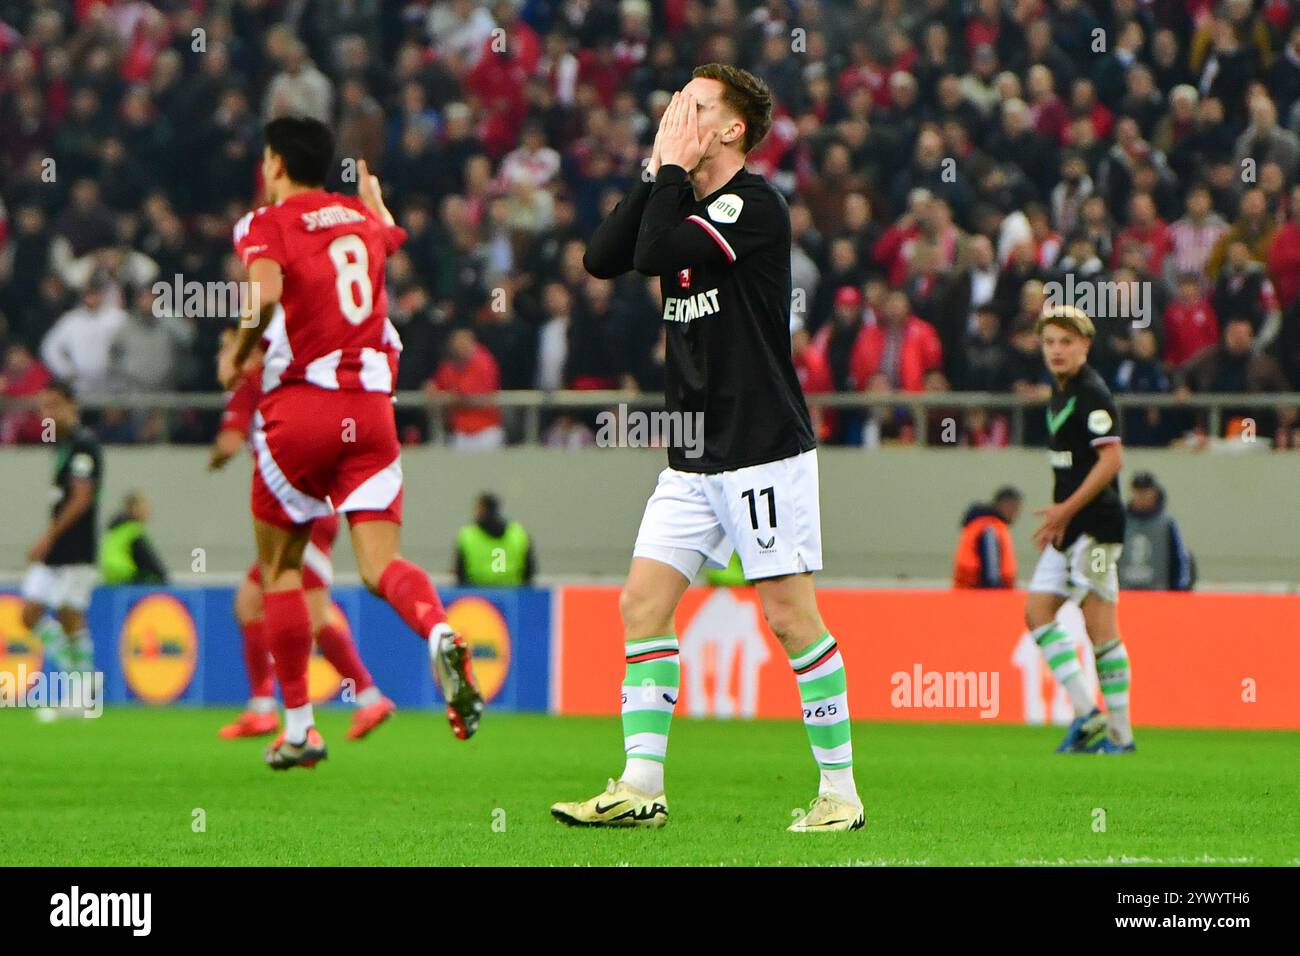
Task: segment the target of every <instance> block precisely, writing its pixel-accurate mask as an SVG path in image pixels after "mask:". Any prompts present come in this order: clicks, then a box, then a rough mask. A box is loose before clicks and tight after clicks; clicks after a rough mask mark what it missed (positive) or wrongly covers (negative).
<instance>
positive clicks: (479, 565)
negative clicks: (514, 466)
mask: <svg viewBox="0 0 1300 956" xmlns="http://www.w3.org/2000/svg"><path fill="white" fill-rule="evenodd" d="M536 572H537V561H536V558H535V557H534V555H533V542H532V539H531V538H530V537H529V535H528V532H527V531H525V530H524V526H523V525H521V524H520V523H519V522H518V521H508V520H506V519H505V518H503V517H502V516H501V501H500V499H498V498H497V496H496V495H494V494H491V493H490V492H484V493H483V494H481V495H479V496H478V501H477V502H476V504H475V509H474V523H473V524H467V525H465V526H464V527H463V528H461V529H460V531H458V532H457V533H456V583H457V584H459V585H460V586H461V587H488V588H516V587H520V586H523V585H527V584H532V581H533V575H534V574H536Z"/></svg>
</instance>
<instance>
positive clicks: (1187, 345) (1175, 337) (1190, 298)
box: [1161, 272, 1219, 368]
mask: <svg viewBox="0 0 1300 956" xmlns="http://www.w3.org/2000/svg"><path fill="white" fill-rule="evenodd" d="M1218 341H1219V318H1218V316H1216V315H1215V314H1214V306H1212V305H1211V304H1210V298H1209V296H1207V295H1206V294H1205V293H1204V292H1203V291H1202V290H1201V277H1200V276H1199V275H1198V274H1197V273H1195V272H1188V273H1185V274H1183V275H1182V276H1181V277H1180V278H1179V280H1178V298H1176V299H1174V301H1172V302H1170V303H1169V306H1168V308H1166V309H1165V349H1164V354H1163V355H1162V356H1161V358H1163V359H1164V360H1165V361H1166V362H1167V363H1168V364H1169V365H1171V366H1173V367H1174V368H1177V367H1178V366H1180V365H1183V364H1185V363H1187V362H1189V361H1191V360H1192V359H1193V358H1195V357H1196V356H1197V355H1199V354H1200V353H1201V352H1202V351H1204V350H1205V349H1207V348H1209V347H1210V346H1212V345H1214V344H1216V343H1217V342H1218Z"/></svg>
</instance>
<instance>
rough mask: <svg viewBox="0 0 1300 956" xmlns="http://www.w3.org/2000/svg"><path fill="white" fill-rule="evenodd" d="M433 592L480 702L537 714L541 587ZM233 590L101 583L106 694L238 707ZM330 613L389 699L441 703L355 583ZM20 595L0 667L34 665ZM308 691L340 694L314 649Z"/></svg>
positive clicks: (543, 692) (390, 620) (547, 643)
mask: <svg viewBox="0 0 1300 956" xmlns="http://www.w3.org/2000/svg"><path fill="white" fill-rule="evenodd" d="M441 594H442V599H443V602H444V604H445V606H446V608H447V616H448V620H449V621H450V623H451V625H452V627H454V628H455V629H456V630H457V631H458V632H460V633H461V634H462V635H464V637H465V640H466V641H467V642H468V644H469V646H470V651H471V653H472V654H473V658H474V673H475V676H476V677H477V679H478V682H479V685H480V688H481V689H482V691H483V694H484V696H485V697H486V698H487V701H488V706H489V707H492V708H499V709H502V710H532V711H544V710H546V708H547V703H548V686H549V682H550V660H551V592H550V591H549V590H547V589H537V588H518V589H473V588H464V589H448V590H445V591H443V592H441ZM234 595H235V589H234V588H233V587H149V586H125V587H101V588H99V589H98V590H96V592H95V595H94V598H93V599H92V600H91V604H90V609H89V611H88V613H87V623H88V624H89V627H90V632H91V635H92V636H93V639H94V642H95V667H96V669H97V670H99V671H101V672H103V674H104V697H105V700H106V702H107V703H110V704H112V703H123V702H136V703H146V704H173V703H178V704H214V705H239V704H242V703H243V702H244V701H246V700H247V699H248V696H249V689H248V679H247V676H246V674H245V670H244V657H243V641H242V638H241V636H240V631H239V626H238V624H237V623H236V621H235V617H234V613H233V610H232V608H233V604H234ZM332 596H333V599H334V605H335V607H334V609H333V610H332V612H331V613H332V615H333V619H334V621H335V622H336V623H337V624H339V625H340V626H344V625H346V626H347V627H348V628H350V630H351V632H352V636H353V639H354V640H355V641H356V645H357V649H358V651H359V652H360V654H361V659H362V661H363V662H364V663H365V665H366V667H367V669H368V670H369V671H370V674H371V676H372V677H373V678H374V681H375V683H376V684H377V685H378V686H379V688H380V689H381V690H382V691H383V693H384V694H385V695H386V696H388V697H390V698H391V699H392V700H393V702H394V703H396V704H397V706H398V707H432V708H438V709H441V708H442V706H443V702H442V696H441V694H439V693H438V690H437V688H436V686H435V685H434V682H433V676H432V673H431V672H430V668H429V657H428V649H427V645H426V644H425V642H424V641H422V640H420V639H419V638H417V637H416V636H415V635H414V634H413V633H412V632H411V630H410V629H409V628H408V627H407V626H406V625H405V624H404V623H403V622H402V620H401V619H400V618H399V617H398V616H397V614H396V613H395V612H394V611H393V610H392V609H391V608H390V607H389V606H388V605H387V604H385V603H384V602H383V601H380V600H379V599H378V598H376V597H374V596H373V595H371V594H370V593H369V592H367V591H366V590H365V589H364V588H361V587H337V588H334V589H333V592H332ZM20 608H21V599H20V598H19V597H18V595H17V594H14V593H12V592H7V593H0V671H7V672H10V673H14V674H16V673H17V672H18V668H19V667H22V668H24V669H25V670H26V672H27V673H28V674H32V673H34V672H35V671H36V670H38V669H40V668H41V666H42V656H43V655H42V648H41V644H40V641H39V640H37V639H36V638H35V637H33V636H32V635H31V634H29V633H28V632H27V631H26V629H25V628H23V626H22V621H21V618H20V613H19V611H20ZM308 684H309V688H310V692H311V695H312V699H313V700H314V701H316V702H320V703H323V702H327V701H334V700H340V699H343V696H344V691H345V690H346V689H348V688H345V687H344V683H343V681H342V679H341V678H340V676H339V674H338V673H337V672H336V671H335V670H334V668H333V667H331V666H330V665H329V663H328V662H326V661H325V659H324V658H323V657H321V656H320V651H319V649H314V650H313V654H312V660H311V664H310V669H309V671H308Z"/></svg>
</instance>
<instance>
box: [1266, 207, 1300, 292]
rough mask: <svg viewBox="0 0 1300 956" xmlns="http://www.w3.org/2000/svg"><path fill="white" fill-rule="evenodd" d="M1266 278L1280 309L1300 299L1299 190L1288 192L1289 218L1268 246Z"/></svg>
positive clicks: (1274, 234)
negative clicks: (1275, 295)
mask: <svg viewBox="0 0 1300 956" xmlns="http://www.w3.org/2000/svg"><path fill="white" fill-rule="evenodd" d="M1268 277H1269V278H1270V279H1272V280H1273V287H1274V289H1276V291H1277V297H1278V300H1279V301H1280V302H1281V305H1282V308H1283V309H1289V308H1290V307H1291V304H1292V303H1293V302H1295V300H1296V299H1298V298H1300V186H1293V187H1292V188H1291V217H1290V219H1288V220H1287V221H1286V222H1285V223H1283V224H1282V225H1281V226H1280V227H1278V230H1277V231H1276V232H1275V233H1273V238H1272V240H1271V242H1270V244H1269V248H1268Z"/></svg>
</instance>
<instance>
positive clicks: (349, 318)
mask: <svg viewBox="0 0 1300 956" xmlns="http://www.w3.org/2000/svg"><path fill="white" fill-rule="evenodd" d="M405 241H406V230H404V229H402V228H401V227H400V226H388V225H386V224H384V223H383V222H381V221H380V220H379V219H378V218H377V217H376V216H375V215H374V214H373V213H371V212H370V210H368V209H366V207H365V206H364V205H363V204H362V203H361V201H360V200H358V199H356V198H355V197H352V196H343V195H339V194H338V193H328V192H324V191H321V190H313V191H311V192H305V193H299V194H297V195H295V196H291V197H289V198H288V199H285V200H283V201H281V202H278V203H275V204H274V205H270V206H263V207H262V208H261V209H256V210H254V211H253V212H250V213H249V214H248V215H246V216H244V217H243V218H242V219H240V220H239V222H238V223H236V224H235V231H234V243H235V251H236V252H237V253H238V254H239V258H240V259H241V260H242V261H243V263H244V265H245V267H247V266H249V265H251V264H252V263H253V262H254V261H255V260H257V259H271V260H273V261H275V262H277V263H279V265H280V269H281V270H282V271H283V273H284V292H283V294H282V295H281V299H280V304H281V305H282V306H283V308H282V309H277V310H276V315H275V316H274V318H273V319H272V320H271V323H270V325H269V326H268V327H267V329H266V330H265V331H264V333H263V339H262V344H263V347H264V348H265V350H266V356H265V358H264V359H263V361H262V390H263V391H264V392H269V391H271V390H272V389H274V388H276V387H277V386H279V385H282V384H285V383H288V382H307V383H309V384H311V385H315V386H317V387H318V388H325V389H330V390H340V389H341V390H352V391H358V390H359V391H367V392H384V393H391V392H392V391H393V387H394V383H395V382H396V379H397V357H398V353H400V352H401V349H402V340H401V338H400V337H399V336H398V334H397V329H395V328H394V327H393V324H392V323H391V322H389V321H388V296H387V293H386V292H385V291H384V263H385V260H386V259H387V258H388V256H389V255H390V254H392V253H393V252H394V251H396V249H397V248H398V247H399V246H400V245H401V244H402V243H403V242H405Z"/></svg>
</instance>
